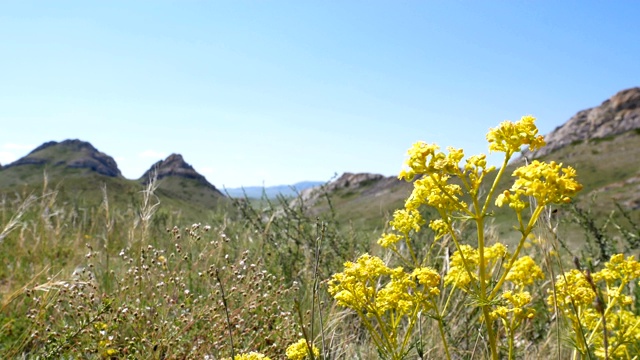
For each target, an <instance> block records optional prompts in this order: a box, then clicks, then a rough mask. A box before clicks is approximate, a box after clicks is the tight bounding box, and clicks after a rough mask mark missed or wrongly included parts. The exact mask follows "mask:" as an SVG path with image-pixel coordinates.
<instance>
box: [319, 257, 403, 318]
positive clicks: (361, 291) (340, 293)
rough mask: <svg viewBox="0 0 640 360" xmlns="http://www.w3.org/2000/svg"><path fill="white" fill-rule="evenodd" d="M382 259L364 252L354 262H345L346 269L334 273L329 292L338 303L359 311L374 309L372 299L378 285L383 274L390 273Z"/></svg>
mask: <svg viewBox="0 0 640 360" xmlns="http://www.w3.org/2000/svg"><path fill="white" fill-rule="evenodd" d="M390 274H391V269H389V268H388V267H387V266H386V265H385V263H384V261H382V259H380V258H378V257H376V256H371V255H369V254H364V255H362V256H360V258H358V260H357V261H356V262H355V263H353V262H351V261H347V262H345V263H344V271H343V272H340V273H336V274H333V276H332V277H331V279H330V280H329V293H330V294H331V295H332V296H333V297H334V299H336V301H337V302H338V305H340V306H344V307H348V308H350V309H353V310H357V311H362V310H365V311H372V310H373V309H371V306H372V305H371V303H370V299H372V298H373V297H374V295H375V293H376V285H377V282H378V280H379V278H380V277H381V276H383V275H390Z"/></svg>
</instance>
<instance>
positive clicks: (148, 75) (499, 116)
mask: <svg viewBox="0 0 640 360" xmlns="http://www.w3.org/2000/svg"><path fill="white" fill-rule="evenodd" d="M639 16H640V2H638V1H485V2H481V1H401V0H397V1H395V0H393V1H392V0H389V1H372V0H367V1H361V0H358V1H355V0H354V1H347V0H344V1H300V0H293V1H257V0H255V1H239V0H238V1H190V0H184V1H111V0H110V1H49V2H43V1H37V2H36V1H33V2H32V1H3V2H0V163H2V164H7V163H9V162H11V161H13V160H16V159H17V158H19V157H21V156H24V155H26V154H27V153H28V152H29V151H30V150H32V149H33V148H35V147H36V146H38V145H40V144H42V143H43V142H45V141H50V140H56V141H62V140H65V139H75V138H78V139H82V140H85V141H89V142H91V143H92V144H93V145H94V146H95V147H96V148H98V150H100V151H102V152H104V153H106V154H109V155H111V156H113V157H114V158H115V159H116V161H117V163H118V166H119V167H120V170H121V171H122V173H123V174H124V176H125V177H127V178H138V177H140V176H141V175H142V174H143V172H144V171H145V170H147V169H148V168H149V167H150V166H151V165H152V164H153V163H154V162H155V161H158V160H160V159H162V158H164V157H166V156H168V155H169V154H171V153H180V154H182V155H183V156H184V158H185V160H186V161H187V162H188V163H190V164H191V165H193V166H194V167H195V169H196V170H197V171H199V172H200V173H202V174H203V175H205V176H206V177H207V178H208V180H209V181H210V182H211V183H213V184H214V185H216V186H217V187H237V186H241V185H244V186H251V185H266V186H272V185H280V184H292V183H295V182H298V181H302V180H320V181H325V180H329V179H330V178H331V177H332V176H333V175H334V174H336V173H337V174H341V173H343V172H346V171H349V172H372V173H381V174H384V175H395V174H397V173H398V171H399V170H400V168H401V166H402V162H403V160H404V158H405V152H406V150H407V149H408V148H409V147H410V146H411V144H412V143H413V142H415V141H417V140H424V141H427V142H429V143H431V142H437V143H438V144H439V145H441V146H442V147H446V146H449V145H451V146H456V147H464V148H465V150H466V153H467V154H469V155H471V154H475V153H479V152H486V142H485V140H484V135H485V133H486V131H487V130H488V129H489V128H490V127H494V126H496V125H497V124H498V123H499V122H501V121H503V120H507V119H509V120H517V119H519V118H520V116H522V115H526V114H532V115H534V116H536V117H537V118H538V122H537V124H538V127H539V128H540V131H541V133H543V134H545V133H548V132H550V131H551V130H553V129H554V128H555V127H556V126H558V125H561V124H562V123H564V122H565V121H567V120H568V119H569V118H570V117H571V116H572V115H574V114H575V113H576V112H577V111H579V110H582V109H585V108H589V107H593V106H597V105H599V104H600V103H601V102H602V101H604V100H606V99H607V98H609V97H610V96H612V95H613V94H615V93H616V92H618V91H620V90H623V89H626V88H629V87H634V86H640V71H639V69H640V21H638V18H639Z"/></svg>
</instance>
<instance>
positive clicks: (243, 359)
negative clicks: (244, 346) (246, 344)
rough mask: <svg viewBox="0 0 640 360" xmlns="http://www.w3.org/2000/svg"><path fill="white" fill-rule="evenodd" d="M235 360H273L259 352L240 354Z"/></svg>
mask: <svg viewBox="0 0 640 360" xmlns="http://www.w3.org/2000/svg"><path fill="white" fill-rule="evenodd" d="M233 360H271V359H270V358H269V357H268V356H265V355H263V354H261V353H259V352H254V351H251V352H248V353H243V354H238V355H236V356H234V357H233Z"/></svg>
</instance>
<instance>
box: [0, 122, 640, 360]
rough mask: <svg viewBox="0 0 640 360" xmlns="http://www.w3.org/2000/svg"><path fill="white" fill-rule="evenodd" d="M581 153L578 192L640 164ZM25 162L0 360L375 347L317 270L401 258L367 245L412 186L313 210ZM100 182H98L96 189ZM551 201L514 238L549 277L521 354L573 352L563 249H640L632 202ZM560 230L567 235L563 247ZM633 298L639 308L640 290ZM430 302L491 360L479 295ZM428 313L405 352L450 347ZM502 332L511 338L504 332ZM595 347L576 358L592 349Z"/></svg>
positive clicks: (10, 233) (630, 149)
mask: <svg viewBox="0 0 640 360" xmlns="http://www.w3.org/2000/svg"><path fill="white" fill-rule="evenodd" d="M625 136H626V137H621V138H615V139H612V140H610V141H606V142H601V143H599V144H598V146H599V147H603V146H611V148H607V147H603V148H601V150H602V151H601V154H607V153H609V152H610V153H613V150H615V149H624V151H626V152H627V155H628V156H633V155H634V154H636V153H635V152H636V151H638V150H637V149H635V148H634V146H633V144H634V143H637V140H638V139H637V136H638V133H637V132H633V133H629V134H627V135H625ZM589 149H590V145H589V144H587V143H580V144H573V145H572V146H570V147H568V148H566V149H563V150H561V151H564V152H563V153H562V156H563V159H569V160H566V161H565V160H563V161H564V162H566V163H571V161H570V159H572V158H571V156H573V159H574V160H580V159H582V160H581V161H585V162H584V164H583V165H581V162H580V161H577V165H576V168H577V169H578V172H579V174H580V176H581V181H583V182H585V183H588V184H589V185H588V186H587V187H586V189H585V190H586V192H587V193H591V194H593V193H594V192H598V191H599V192H600V194H613V193H615V191H619V192H620V194H623V192H622V191H623V190H622V189H623V188H622V187H612V188H605V189H603V186H604V187H606V186H610V184H611V183H612V182H613V183H615V182H618V181H623V180H629V179H633V177H634V176H635V174H636V173H637V169H635V168H633V164H632V163H630V160H627V159H626V158H622V159H618V158H614V157H613V156H612V158H611V159H609V161H604V163H603V161H598V162H596V165H592V166H593V168H589V167H588V166H590V165H588V162H587V160H588V158H587V157H588V156H590V155H589V154H591V152H590V151H587V150H589ZM594 159H595V158H594ZM28 166H31V165H25V166H22V167H16V168H14V171H12V172H5V171H6V170H3V177H2V179H3V180H2V181H3V182H4V183H3V184H2V185H3V189H5V190H7V189H8V190H9V191H5V192H4V193H3V194H2V201H1V202H0V206H1V207H0V221H1V222H0V358H52V359H53V358H56V359H57V358H89V359H110V358H114V359H116V358H117V359H119V358H130V359H139V358H150V359H182V358H200V359H202V358H209V359H224V358H229V357H232V356H233V355H237V354H240V353H246V352H249V351H260V352H261V353H263V354H265V355H267V356H270V357H271V358H272V359H282V358H285V351H286V348H287V346H288V345H290V344H293V343H295V342H297V341H298V340H299V339H300V338H301V337H305V338H307V339H308V340H309V341H310V342H312V343H313V344H314V345H315V346H317V347H318V348H320V349H321V354H322V355H321V358H322V359H377V358H379V357H380V355H379V353H378V351H377V350H376V346H375V345H374V343H373V341H372V337H371V334H370V333H369V332H368V331H367V329H365V328H364V327H363V326H362V323H361V322H360V321H359V319H358V317H357V316H356V314H355V313H354V312H353V311H349V310H346V309H344V308H342V307H339V306H337V304H336V303H335V301H334V299H333V298H331V297H330V296H329V294H328V293H327V280H328V279H329V278H330V277H331V276H332V275H333V274H335V273H337V272H340V271H342V270H343V263H344V262H345V261H348V260H351V261H353V260H355V259H356V258H357V257H358V256H359V255H361V254H363V253H370V254H373V255H379V256H382V257H384V258H385V261H388V262H389V266H397V265H400V263H397V260H393V258H392V257H390V256H387V254H385V253H384V252H383V251H382V250H381V248H380V247H379V246H377V245H376V244H375V241H376V240H377V239H378V238H379V236H380V234H381V233H382V232H383V231H385V230H387V227H388V225H387V223H388V219H389V218H390V217H391V214H392V213H393V211H394V210H395V209H397V208H401V207H402V206H403V204H404V200H405V198H406V197H407V195H408V194H409V192H410V191H411V185H410V184H403V183H398V185H396V186H390V187H385V188H384V189H382V188H379V187H377V186H378V185H377V184H376V183H370V184H363V186H361V187H359V188H357V189H353V188H349V189H344V190H339V191H337V192H336V193H333V194H330V195H327V196H324V197H321V198H320V200H319V201H318V202H316V203H315V204H313V206H312V208H311V209H308V208H307V207H305V205H304V203H301V202H295V201H292V200H291V199H287V198H284V197H280V198H277V199H275V200H274V199H266V198H265V199H260V200H255V199H254V200H251V201H249V200H248V199H235V200H233V201H230V202H229V203H221V202H219V201H218V200H219V199H215V198H213V197H212V198H207V197H206V194H205V193H195V192H191V193H190V192H187V193H184V192H182V189H184V188H188V189H192V188H197V187H196V186H192V185H190V184H188V183H186V181H188V179H187V180H177V179H163V180H168V181H165V182H159V183H152V184H150V185H149V186H148V187H146V188H142V187H141V185H140V184H139V183H137V182H132V181H129V180H126V179H120V178H113V179H109V180H105V179H104V177H96V178H92V177H91V176H92V175H91V173H88V172H83V171H82V170H79V169H74V170H73V171H69V170H65V171H64V173H63V172H59V171H61V170H60V169H59V168H55V167H53V168H49V170H48V171H49V174H50V175H51V177H52V178H54V177H56V178H59V177H60V176H61V175H62V177H63V178H64V180H62V181H60V182H56V183H50V182H49V181H48V180H47V178H46V177H42V175H41V174H42V173H41V170H42V169H41V168H39V167H35V166H34V168H33V169H29V168H28ZM625 167H629V168H628V169H625ZM21 169H22V170H21ZM614 169H615V170H614ZM621 169H622V170H621ZM9 170H11V169H9ZM27 170H29V171H27ZM35 170H37V171H35ZM581 171H582V172H581ZM37 172H40V178H39V180H38V181H36V185H35V186H31V187H25V186H24V185H22V183H21V181H25V179H26V180H30V181H35V180H34V179H35V175H33V173H37ZM58 172H59V173H58ZM605 172H606V175H604V173H605ZM609 172H610V173H611V174H610V173H609ZM598 173H602V174H603V175H602V176H598ZM21 177H22V178H23V179H21ZM603 177H604V180H601V179H602V178H603ZM20 179H21V180H20ZM87 180H90V181H87ZM180 181H182V182H183V183H182V184H181V183H180ZM96 184H104V185H103V186H98V191H96ZM501 186H502V185H501ZM504 186H505V187H506V186H507V184H506V183H505V184H504ZM203 198H204V199H205V200H202V199H203ZM372 199H374V200H372ZM588 200H589V197H588V196H586V195H583V197H582V198H581V199H580V201H578V206H582V209H583V210H584V207H585V206H586V205H588V204H589V202H588ZM554 210H558V209H551V210H550V211H548V212H545V213H544V214H543V216H542V218H541V222H540V225H539V227H538V228H537V229H536V235H537V237H536V239H535V240H532V241H528V242H527V244H526V246H525V248H524V249H523V252H524V253H526V254H527V255H530V256H531V257H532V258H534V259H535V261H536V263H537V264H539V265H540V266H541V267H543V270H544V272H545V280H544V281H543V282H541V283H538V284H536V285H534V287H532V288H531V289H530V292H531V294H532V300H531V303H530V304H531V305H530V306H531V308H533V309H535V312H536V314H535V317H533V318H532V319H531V320H528V321H526V322H524V323H523V325H522V327H521V328H520V329H519V332H518V336H517V337H516V340H517V341H515V342H514V343H513V344H511V345H512V346H511V347H510V349H511V350H512V351H513V352H512V353H511V354H512V356H513V357H515V358H529V359H536V358H541V357H548V356H549V355H550V354H552V355H551V356H553V357H554V358H557V359H565V358H570V357H572V356H576V352H575V351H576V347H577V346H578V345H576V344H574V343H571V342H570V341H568V340H567V339H568V338H569V337H568V335H567V334H569V333H570V332H571V329H570V327H569V325H570V324H569V322H568V321H567V320H566V319H565V318H563V317H562V316H559V314H558V313H557V312H556V309H554V308H553V306H550V305H549V304H548V303H547V301H546V300H547V296H548V295H549V294H551V293H552V289H553V283H554V282H555V281H558V279H560V278H561V277H558V275H559V274H562V273H564V272H565V271H567V270H569V269H571V268H574V267H575V265H572V260H571V259H572V257H573V256H576V258H577V259H579V261H580V263H581V264H583V266H584V267H585V268H588V269H589V270H590V271H592V272H595V271H597V270H598V269H600V268H602V266H603V263H604V262H605V261H606V260H608V256H610V255H611V254H612V253H614V252H616V251H621V252H626V253H633V252H635V251H636V250H637V248H638V245H639V244H640V240H639V239H638V238H639V237H640V232H639V231H638V225H637V224H638V221H637V220H636V217H635V216H636V213H634V212H628V211H626V210H625V209H624V208H623V207H620V208H618V207H616V205H615V203H611V204H609V203H605V202H600V203H598V206H591V210H592V211H582V213H580V212H576V213H575V215H572V214H574V212H572V210H571V208H570V207H562V208H560V209H559V211H554ZM609 210H611V211H615V212H614V213H613V215H611V216H609ZM605 211H606V213H604V212H605ZM423 215H424V216H425V218H427V219H428V218H430V217H431V216H432V214H430V213H428V212H425V213H424V214H423ZM507 215H508V214H507V213H506V212H501V211H497V210H496V209H494V217H493V220H494V223H493V224H489V225H488V226H487V228H486V234H487V238H486V242H487V244H489V245H490V244H495V243H497V242H505V239H507V238H508V237H509V236H511V235H512V234H513V231H510V230H509V229H505V226H506V224H508V221H509V220H508V216H507ZM571 219H579V220H580V221H573V222H571V221H570V220H571ZM616 225H618V226H617V227H616ZM567 233H573V236H574V238H573V239H574V240H572V241H574V242H573V243H570V244H569V245H567V246H566V248H565V247H563V246H564V244H566V243H567V242H569V240H571V238H570V237H569V236H566V235H565V234H567ZM458 235H459V240H460V242H461V243H463V244H476V243H477V240H476V238H475V236H476V235H475V230H474V229H472V228H465V227H462V228H460V229H459V233H458ZM576 239H582V241H583V243H582V245H581V246H580V245H578V240H576ZM411 241H412V247H413V248H414V249H416V252H417V256H418V258H422V257H428V258H429V259H431V260H430V263H429V265H430V266H432V267H434V268H435V269H436V270H437V271H438V272H439V273H440V274H441V275H442V276H444V275H445V274H446V273H447V271H448V269H449V267H450V266H451V263H450V261H451V256H452V253H453V249H454V247H453V244H452V243H451V241H450V239H446V238H445V239H442V240H439V241H435V239H434V238H433V234H432V233H431V232H430V231H428V230H426V231H422V232H420V233H418V234H414V235H413V236H412V239H411ZM603 249H604V250H603ZM394 261H396V262H394ZM496 269H497V270H496V271H497V272H498V273H499V272H500V269H501V267H500V266H497V267H496ZM383 285H384V284H383V283H380V284H379V286H383ZM636 289H637V287H636V288H633V289H632V291H636ZM636 292H637V291H636ZM633 300H634V302H635V303H640V300H638V297H637V295H633ZM437 302H438V304H440V305H441V306H445V307H446V308H447V309H448V311H447V312H446V315H444V316H443V318H442V319H441V320H442V324H444V327H443V328H444V331H443V334H444V337H445V338H446V339H447V342H448V343H449V344H451V346H450V349H449V350H450V352H451V354H452V357H453V358H460V359H482V358H487V357H488V356H489V349H488V344H487V340H486V338H485V335H486V334H485V333H483V330H482V329H483V327H484V326H485V325H483V324H482V323H481V321H480V319H481V318H482V312H481V311H480V308H479V307H477V306H473V305H474V304H475V303H476V302H477V299H476V298H474V297H473V296H471V295H470V294H465V293H463V292H460V291H456V292H454V290H453V289H451V288H450V287H446V286H442V287H441V292H440V293H439V295H438V298H437ZM445 304H446V305H445ZM635 308H637V307H635ZM635 308H634V309H635ZM429 316H432V314H429ZM429 316H427V315H426V314H424V315H423V316H420V317H419V321H418V323H417V325H416V327H415V331H414V332H413V333H412V335H411V337H410V339H411V346H409V347H408V353H407V354H406V358H417V357H418V356H420V357H421V358H425V359H426V358H431V359H433V358H444V357H445V351H444V349H443V347H442V342H441V340H440V335H438V334H439V327H438V326H437V322H435V321H433V320H434V319H433V318H430V317H429ZM405 325H406V324H405ZM479 329H480V331H479ZM496 337H497V338H498V339H499V340H500V339H502V340H504V339H506V337H507V334H506V333H505V332H504V330H501V331H498V332H497V333H496ZM574 341H575V339H574ZM503 346H506V343H503ZM630 349H633V348H631V347H630ZM505 351H506V350H505ZM589 351H590V350H588V351H587V352H585V353H583V354H582V355H580V356H582V357H583V358H589V356H590V354H591V353H590V352H589ZM633 351H635V350H633ZM505 354H506V353H505ZM591 355H592V354H591ZM593 356H594V357H595V355H593Z"/></svg>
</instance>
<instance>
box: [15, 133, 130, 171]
mask: <svg viewBox="0 0 640 360" xmlns="http://www.w3.org/2000/svg"><path fill="white" fill-rule="evenodd" d="M24 165H47V166H52V167H58V166H61V167H65V168H70V169H87V170H91V171H95V172H97V173H98V174H101V175H105V176H110V177H122V174H121V173H120V169H118V165H117V164H116V162H115V160H113V158H112V157H111V156H109V155H106V154H104V153H102V152H100V151H98V150H97V149H96V148H95V147H93V145H91V144H90V143H88V142H86V141H81V140H77V139H76V140H65V141H62V142H56V141H49V142H47V143H44V144H42V145H40V146H38V147H37V148H35V149H34V150H33V151H31V152H30V153H29V154H28V155H27V156H25V157H23V158H20V159H18V160H16V161H14V162H12V163H11V164H8V165H6V166H4V168H3V169H9V168H12V167H16V166H24Z"/></svg>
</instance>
